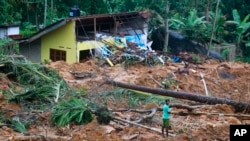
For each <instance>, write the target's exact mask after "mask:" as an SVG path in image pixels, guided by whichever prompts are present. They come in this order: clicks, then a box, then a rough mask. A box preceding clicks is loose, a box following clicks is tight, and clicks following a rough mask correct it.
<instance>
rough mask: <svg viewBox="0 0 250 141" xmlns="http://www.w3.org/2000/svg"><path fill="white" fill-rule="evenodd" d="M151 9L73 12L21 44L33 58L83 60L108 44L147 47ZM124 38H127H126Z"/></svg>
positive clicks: (99, 51) (24, 53)
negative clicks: (82, 14) (85, 13)
mask: <svg viewBox="0 0 250 141" xmlns="http://www.w3.org/2000/svg"><path fill="white" fill-rule="evenodd" d="M149 15H150V13H149V11H141V12H126V13H118V14H98V15H88V16H71V17H69V18H66V19H63V20H60V21H58V22H56V23H53V24H51V25H49V26H47V27H46V28H44V29H42V30H41V31H39V32H37V33H35V34H34V35H33V36H31V37H29V38H28V39H25V41H24V42H22V43H21V44H20V48H19V51H20V53H21V54H22V55H24V56H26V57H27V58H28V59H29V60H31V61H32V62H43V61H45V60H51V61H58V60H63V61H66V62H67V63H74V62H81V61H82V60H84V59H86V58H88V57H90V56H91V55H94V54H95V53H102V54H103V53H104V55H102V56H104V57H105V54H108V53H109V51H106V52H105V47H106V46H107V45H108V46H110V45H112V46H115V47H116V48H117V47H118V48H123V47H127V42H126V41H129V42H130V43H133V44H134V45H136V46H140V47H141V48H144V47H145V48H146V44H147V32H148V24H147V20H148V18H149ZM124 38H126V39H125V40H124Z"/></svg>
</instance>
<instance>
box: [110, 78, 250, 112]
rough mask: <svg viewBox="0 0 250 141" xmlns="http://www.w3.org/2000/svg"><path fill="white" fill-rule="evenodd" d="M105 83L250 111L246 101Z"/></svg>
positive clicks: (114, 82) (111, 81) (120, 83)
mask: <svg viewBox="0 0 250 141" xmlns="http://www.w3.org/2000/svg"><path fill="white" fill-rule="evenodd" d="M106 84H112V85H113V86H117V87H122V88H127V89H133V90H138V91H143V92H149V93H152V94H157V95H162V96H170V97H174V98H181V99H187V100H192V101H196V102H201V103H207V104H227V105H231V106H233V107H234V108H235V110H236V112H246V113H250V109H249V108H250V104H248V103H246V102H237V101H234V100H229V99H223V98H216V97H208V96H203V95H197V94H193V93H188V92H175V91H171V90H166V89H160V88H150V87H145V86H138V85H131V84H126V83H122V82H117V81H113V80H106Z"/></svg>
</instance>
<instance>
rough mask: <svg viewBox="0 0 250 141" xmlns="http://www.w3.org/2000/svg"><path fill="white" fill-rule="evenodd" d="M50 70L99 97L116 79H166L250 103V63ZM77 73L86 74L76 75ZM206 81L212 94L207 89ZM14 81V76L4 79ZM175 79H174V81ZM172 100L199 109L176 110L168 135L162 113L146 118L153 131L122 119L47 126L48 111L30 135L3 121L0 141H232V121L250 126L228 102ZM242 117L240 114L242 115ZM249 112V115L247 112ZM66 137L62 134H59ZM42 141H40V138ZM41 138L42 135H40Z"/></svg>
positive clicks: (157, 83)
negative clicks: (12, 79)
mask: <svg viewBox="0 0 250 141" xmlns="http://www.w3.org/2000/svg"><path fill="white" fill-rule="evenodd" d="M47 67H48V68H53V69H56V70H57V71H58V72H59V74H60V75H61V76H62V77H63V78H64V79H65V81H66V82H67V83H68V84H69V85H70V86H71V87H73V88H76V89H81V88H86V89H87V94H88V95H89V96H92V97H95V96H96V95H97V94H99V93H100V92H105V91H109V90H112V89H114V86H111V85H107V84H104V82H105V80H107V79H111V80H114V81H119V82H123V83H129V84H134V85H142V86H148V87H152V88H160V87H161V85H163V83H162V82H163V81H165V82H167V84H166V85H165V87H167V88H168V89H170V90H173V91H178V92H188V93H193V94H197V95H204V96H205V95H207V96H210V97H218V98H225V99H231V100H235V101H238V102H247V103H249V101H250V65H249V64H245V63H240V62H222V63H220V62H217V61H214V60H207V61H206V62H204V63H202V64H191V63H190V64H189V65H188V67H187V68H184V65H183V64H182V63H172V62H166V63H165V64H164V65H156V66H148V65H142V64H136V65H129V66H126V67H125V66H124V65H123V64H119V65H116V66H113V67H110V66H109V65H107V64H106V65H104V64H100V63H98V62H97V61H96V60H95V59H90V60H87V61H85V62H82V63H74V64H67V63H65V62H63V61H58V62H52V63H50V64H49V65H47ZM73 72H77V73H79V74H81V76H79V77H75V76H74V75H73ZM201 75H203V76H204V80H205V83H206V86H207V90H208V92H207V93H206V92H205V88H204V83H203V81H202V79H201ZM1 81H9V80H3V79H2V80H1ZM170 82H171V83H170ZM0 101H1V106H0V108H1V109H6V108H7V109H11V110H12V111H18V110H20V107H19V106H18V105H14V104H11V103H6V102H5V100H4V99H3V98H2V97H1V98H0ZM126 102H127V101H126V99H124V100H122V101H114V100H110V101H108V103H107V105H108V107H109V108H110V109H113V110H117V109H120V108H128V104H127V103H126ZM171 103H172V104H173V103H181V104H187V105H190V106H193V107H195V109H194V110H193V111H192V112H194V113H199V114H185V115H180V114H178V113H180V112H181V111H184V112H187V110H185V109H177V108H172V114H171V127H172V130H171V134H170V136H169V137H168V138H163V137H162V135H161V134H160V131H161V111H157V112H156V114H155V115H154V117H153V118H152V119H150V120H147V121H143V122H142V123H140V124H142V125H145V126H147V127H152V128H154V129H155V130H157V131H152V130H149V129H146V128H143V127H139V126H135V125H129V124H126V123H121V122H113V121H112V122H111V123H110V124H109V125H100V124H98V123H97V121H96V120H94V121H93V122H91V123H89V124H87V125H82V126H76V125H73V126H68V127H63V128H56V127H51V126H49V125H50V124H48V120H49V118H48V117H49V114H50V113H42V117H44V118H41V123H42V124H41V125H32V126H31V127H30V128H29V129H28V134H26V135H22V134H20V133H17V132H14V131H13V130H12V129H11V128H8V127H7V126H5V125H0V140H13V141H15V140H34V139H35V138H36V137H37V136H43V137H44V139H45V140H46V139H47V140H58V141H59V140H72V141H80V140H81V141H104V140H105V141H121V140H134V141H138V140H141V141H154V140H155V141H158V140H162V141H163V140H169V141H171V140H173V141H175V140H179V141H182V140H183V141H188V140H193V141H200V140H229V125H230V124H250V117H248V115H247V114H246V113H236V112H235V109H234V108H233V107H232V106H229V105H221V104H217V105H207V104H204V103H197V102H193V101H189V100H183V99H176V98H173V99H172V100H171ZM152 105H153V107H161V105H157V104H155V103H151V104H149V105H142V106H141V107H138V109H143V108H144V109H147V108H148V107H151V106H152ZM116 114H117V115H119V116H120V117H124V118H126V117H129V116H134V114H136V113H132V112H128V111H127V112H117V113H116ZM240 114H241V115H242V116H239V115H240ZM243 114H244V115H243ZM60 137H61V138H60ZM37 140H39V139H37ZM40 140H41V139H40Z"/></svg>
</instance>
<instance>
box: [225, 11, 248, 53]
mask: <svg viewBox="0 0 250 141" xmlns="http://www.w3.org/2000/svg"><path fill="white" fill-rule="evenodd" d="M232 13H233V21H226V23H227V24H234V25H236V31H235V34H236V46H237V48H238V49H239V46H240V43H241V42H242V39H243V37H244V34H245V33H246V32H247V30H248V29H249V28H250V22H248V20H249V18H250V14H248V15H247V16H246V17H245V18H244V19H243V20H241V17H240V15H239V13H238V11H237V10H236V9H234V10H233V12H232ZM248 43H249V42H248Z"/></svg>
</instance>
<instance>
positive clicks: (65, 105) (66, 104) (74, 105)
mask: <svg viewBox="0 0 250 141" xmlns="http://www.w3.org/2000/svg"><path fill="white" fill-rule="evenodd" d="M92 119H93V116H92V113H91V111H90V110H89V109H88V105H87V103H85V102H84V101H83V100H81V99H76V98H71V99H69V100H67V101H66V100H65V101H61V102H60V103H58V104H57V105H55V106H54V107H53V109H52V114H51V120H52V122H53V123H55V125H56V126H65V125H68V124H70V123H76V124H84V123H88V122H91V121H92Z"/></svg>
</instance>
